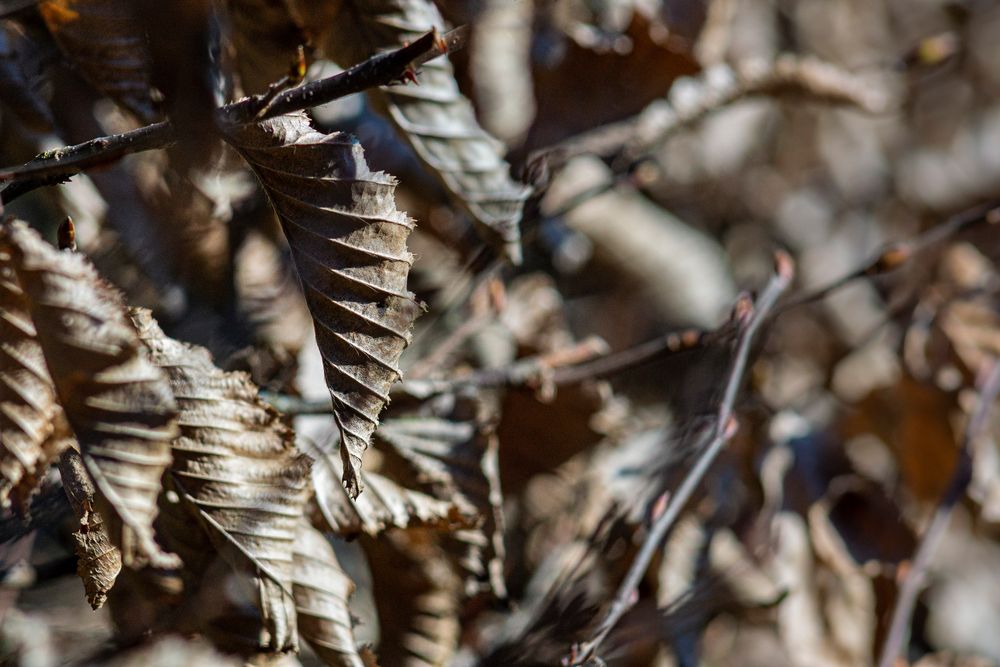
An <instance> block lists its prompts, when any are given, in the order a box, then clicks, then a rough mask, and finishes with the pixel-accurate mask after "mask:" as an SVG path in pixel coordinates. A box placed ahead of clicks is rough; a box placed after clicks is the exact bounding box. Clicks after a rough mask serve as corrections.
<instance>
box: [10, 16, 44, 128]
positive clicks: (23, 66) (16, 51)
mask: <svg viewBox="0 0 1000 667" xmlns="http://www.w3.org/2000/svg"><path fill="white" fill-rule="evenodd" d="M32 48H34V45H32V44H30V43H29V40H27V39H25V38H24V36H23V35H22V34H20V31H19V30H18V29H17V27H16V26H15V24H14V23H13V22H11V21H4V22H3V23H2V24H0V100H2V101H3V103H4V105H5V106H6V107H7V108H8V109H10V110H11V111H12V112H13V113H14V114H15V115H16V116H17V117H18V119H19V120H20V121H21V122H22V123H24V125H25V127H28V128H30V129H32V130H35V131H36V132H49V131H51V130H52V111H51V110H50V109H49V105H48V103H47V102H46V101H45V99H44V98H43V97H42V95H41V94H40V91H39V90H38V87H39V86H38V82H37V81H36V80H35V78H36V76H37V74H39V73H40V72H36V71H34V70H36V69H38V70H40V69H41V68H40V67H32V66H31V65H30V64H29V62H30V60H31V59H30V58H29V57H28V56H27V53H26V52H27V51H28V50H29V49H32Z"/></svg>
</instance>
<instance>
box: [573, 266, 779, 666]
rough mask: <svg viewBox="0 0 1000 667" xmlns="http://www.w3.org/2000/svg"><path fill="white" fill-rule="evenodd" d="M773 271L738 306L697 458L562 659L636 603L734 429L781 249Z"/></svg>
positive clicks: (584, 656) (587, 652) (589, 651)
mask: <svg viewBox="0 0 1000 667" xmlns="http://www.w3.org/2000/svg"><path fill="white" fill-rule="evenodd" d="M775 266H776V272H775V275H774V276H773V277H772V278H771V280H770V281H769V282H768V284H767V287H766V288H764V291H763V292H762V293H761V295H760V298H758V299H757V302H756V303H755V304H754V305H753V309H752V310H751V311H749V312H746V313H743V314H742V316H741V314H740V313H739V312H738V311H737V318H738V320H739V324H740V329H739V332H738V334H737V343H736V354H735V356H734V357H733V361H732V364H731V366H730V368H729V372H728V376H727V379H726V385H725V387H726V388H725V391H724V392H723V395H722V401H721V403H720V404H719V409H718V411H717V413H716V416H715V420H714V426H713V428H712V431H711V435H710V437H709V439H708V442H707V444H706V445H705V446H704V448H703V449H702V450H701V453H700V454H699V455H698V459H697V461H696V462H695V464H694V466H693V467H692V469H691V471H690V472H689V473H688V474H687V476H686V477H685V478H684V481H683V483H682V484H681V486H680V488H678V489H677V492H676V493H675V494H673V496H672V497H671V498H670V501H669V503H668V504H667V507H666V508H665V509H664V510H663V513H662V514H661V515H659V516H658V517H657V518H656V520H655V521H654V523H653V526H652V527H651V528H650V531H649V534H648V535H647V537H646V541H645V542H644V543H643V545H642V548H641V549H640V550H639V553H638V555H636V558H635V560H634V561H633V562H632V565H631V567H629V571H628V573H627V574H626V575H625V579H624V580H623V581H622V583H621V586H619V588H618V591H617V593H616V594H615V597H614V599H613V600H612V602H611V606H610V607H609V608H608V612H607V614H606V615H605V616H604V619H603V620H602V621H601V624H600V625H599V626H598V628H597V630H596V631H595V633H594V636H593V638H592V639H591V640H590V641H588V642H586V643H584V644H581V645H578V646H574V647H573V648H572V650H571V652H570V655H569V656H568V657H567V658H566V659H564V661H563V662H564V664H569V665H583V664H586V663H587V661H588V660H590V659H591V658H593V657H594V656H595V654H596V651H597V649H598V648H599V647H600V645H601V642H603V641H604V639H605V638H607V636H608V633H610V632H611V630H612V629H613V628H614V627H615V625H616V624H617V623H618V621H619V620H620V619H621V617H622V616H623V615H624V614H625V612H626V611H628V610H629V609H630V608H631V607H632V605H633V604H634V603H635V599H636V590H637V587H638V585H639V582H640V581H641V580H642V577H643V576H644V575H645V573H646V570H647V569H649V564H650V562H652V560H653V557H654V556H655V555H656V553H657V552H658V551H659V550H660V548H661V545H662V543H663V540H664V539H665V538H666V536H667V533H668V532H669V531H670V528H671V527H672V526H673V525H674V522H675V521H676V520H677V518H678V517H679V516H680V513H681V511H682V510H683V509H684V507H685V505H687V502H688V500H690V498H691V496H692V495H693V494H694V492H695V490H696V489H697V488H698V485H699V484H701V480H702V478H704V476H705V473H706V472H708V469H709V467H710V466H711V465H712V463H713V462H714V461H715V459H716V457H717V456H718V455H719V452H721V451H722V448H723V447H724V446H725V444H726V442H728V441H729V439H730V438H731V437H732V436H733V435H734V434H735V432H736V420H735V419H734V418H733V412H734V411H735V406H736V398H737V396H738V395H739V391H740V388H741V387H742V386H743V379H744V376H745V375H746V371H747V366H748V362H749V360H750V350H751V348H752V346H753V343H754V340H755V339H756V337H757V333H758V332H759V331H760V329H761V326H762V325H763V324H764V322H765V321H766V320H767V319H768V314H769V313H770V311H771V309H772V308H773V307H774V304H775V303H776V302H777V301H778V298H779V297H780V296H781V294H782V293H783V292H784V291H785V290H786V289H787V288H788V285H789V284H790V283H791V281H792V277H793V274H794V266H793V264H792V259H791V257H789V256H788V255H786V254H784V253H778V254H777V256H776V259H775Z"/></svg>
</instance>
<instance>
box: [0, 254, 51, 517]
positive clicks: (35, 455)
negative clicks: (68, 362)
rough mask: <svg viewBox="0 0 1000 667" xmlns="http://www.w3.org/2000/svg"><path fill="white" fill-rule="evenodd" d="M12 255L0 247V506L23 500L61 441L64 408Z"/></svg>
mask: <svg viewBox="0 0 1000 667" xmlns="http://www.w3.org/2000/svg"><path fill="white" fill-rule="evenodd" d="M10 260H11V258H10V255H9V254H7V253H6V252H5V251H4V250H3V249H0V503H2V504H7V503H8V502H9V500H10V495H11V493H12V492H13V493H14V496H15V498H17V499H20V500H23V499H25V498H27V496H28V494H29V493H30V492H31V490H32V489H33V488H34V487H35V485H36V483H37V482H38V480H39V478H40V476H41V475H42V474H43V473H44V472H45V468H46V467H47V466H48V464H49V463H50V462H52V461H53V460H54V459H55V458H56V457H57V456H59V449H58V448H59V447H60V446H61V443H63V442H65V441H64V440H62V439H60V438H54V437H52V436H53V434H54V431H55V423H56V419H57V418H61V416H62V408H60V407H59V403H58V401H57V399H56V391H55V387H54V386H53V385H52V379H51V378H50V377H49V371H48V368H46V366H45V356H44V355H43V354H42V347H41V345H39V343H38V340H37V339H36V337H35V325H34V323H32V321H31V314H30V312H29V311H28V303H27V300H26V299H25V296H24V292H22V291H21V288H20V286H19V285H18V284H17V278H16V276H15V275H14V268H13V267H12V266H11V263H10Z"/></svg>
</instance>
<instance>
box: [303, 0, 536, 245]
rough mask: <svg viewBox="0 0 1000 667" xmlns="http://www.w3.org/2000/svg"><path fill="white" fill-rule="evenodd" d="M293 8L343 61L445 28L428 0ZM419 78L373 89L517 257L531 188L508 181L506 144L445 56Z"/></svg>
mask: <svg viewBox="0 0 1000 667" xmlns="http://www.w3.org/2000/svg"><path fill="white" fill-rule="evenodd" d="M291 6H292V8H293V12H294V13H295V14H296V16H297V18H298V20H299V21H300V23H301V24H302V25H304V26H305V28H306V31H307V32H312V33H314V34H317V37H318V40H317V41H318V43H319V46H320V48H321V49H322V50H324V51H325V52H326V54H327V55H328V56H329V57H330V58H332V59H333V60H336V61H337V62H339V63H340V64H341V65H344V66H347V65H353V64H355V63H357V62H359V61H361V60H363V59H365V58H367V57H369V56H371V55H374V54H375V53H377V52H379V51H383V50H386V49H392V48H397V47H399V46H402V45H404V44H406V43H408V42H412V41H413V40H415V39H417V38H418V37H420V36H421V35H423V34H425V33H427V31H429V30H431V29H437V30H438V31H439V32H444V29H445V28H444V19H443V18H442V17H441V14H440V12H439V11H438V9H437V7H436V6H435V5H434V3H432V2H428V1H427V0H327V1H326V2H315V1H310V2H302V1H301V0H295V1H293V2H292V3H291ZM419 82H420V84H419V85H416V84H408V85H404V86H391V87H384V88H381V89H379V90H378V91H373V92H372V95H373V97H374V98H375V100H376V102H377V103H378V105H379V106H380V107H384V109H385V111H386V113H387V115H388V116H389V118H390V119H391V120H392V122H393V123H394V124H395V125H396V127H397V128H398V129H399V131H400V133H401V134H402V135H403V136H404V137H405V138H406V140H407V141H408V142H409V143H410V145H412V146H413V149H414V150H415V151H416V153H417V155H418V156H419V157H420V159H421V160H422V161H423V162H424V163H425V164H427V166H428V167H430V168H431V170H432V171H433V172H434V173H435V174H436V175H437V177H438V178H439V180H440V181H441V183H442V184H443V185H444V187H445V188H446V189H447V190H448V192H449V193H451V195H452V196H454V198H455V199H456V200H457V201H458V202H459V203H461V204H462V206H463V207H464V208H465V209H466V210H467V211H468V212H469V214H470V215H471V217H472V219H473V221H475V223H476V227H477V230H478V231H479V232H480V233H481V234H482V236H483V237H484V238H485V239H486V240H487V241H488V242H489V243H491V244H492V245H493V246H494V247H496V248H497V250H498V251H500V252H501V253H503V254H505V255H506V256H507V257H509V258H510V259H511V261H513V262H514V263H520V259H521V230H520V226H519V225H520V222H521V212H522V209H523V207H524V200H525V199H527V197H528V195H529V194H530V190H529V188H527V187H525V186H524V185H522V184H520V183H517V182H515V181H514V180H512V179H511V177H510V165H508V164H507V162H506V160H504V158H503V146H502V145H501V144H500V143H499V142H498V141H496V140H495V139H493V138H492V137H490V136H489V135H488V134H487V133H486V132H485V131H484V130H483V129H482V128H481V127H480V126H479V122H478V121H477V120H476V114H475V110H474V109H473V108H472V104H471V103H470V102H469V100H468V99H466V98H465V97H464V96H463V95H462V93H461V91H459V89H458V84H457V83H456V81H455V72H454V70H453V68H452V65H451V62H450V61H449V60H448V58H447V57H440V58H435V59H434V60H431V61H430V62H428V63H425V64H424V65H423V66H422V71H421V74H420V79H419Z"/></svg>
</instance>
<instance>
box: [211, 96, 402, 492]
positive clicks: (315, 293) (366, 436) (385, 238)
mask: <svg viewBox="0 0 1000 667" xmlns="http://www.w3.org/2000/svg"><path fill="white" fill-rule="evenodd" d="M229 140H230V143H232V144H233V147H234V148H236V150H237V151H239V153H240V154H241V155H242V156H243V157H244V159H246V161H247V162H248V163H249V164H250V166H251V167H252V168H253V170H254V172H255V173H256V174H257V177H258V178H259V179H260V182H261V184H262V185H263V187H264V190H265V191H266V192H267V195H268V197H269V198H270V200H271V204H272V205H273V206H274V209H275V211H276V212H277V214H278V218H279V219H280V221H281V225H282V229H283V230H284V232H285V236H286V237H287V238H288V243H289V245H290V246H291V250H292V259H293V260H294V262H295V267H296V269H297V270H298V273H299V277H300V279H301V281H302V287H303V289H304V291H305V295H306V301H307V302H308V304H309V311H310V312H311V313H312V316H313V320H314V322H315V327H316V338H317V342H318V343H319V349H320V352H321V353H322V355H323V368H324V371H325V374H326V383H327V386H328V387H329V388H330V395H331V397H332V398H333V413H334V416H335V417H336V420H337V425H338V426H339V427H340V430H341V433H342V434H343V441H344V446H343V447H341V458H342V459H343V461H344V485H345V486H346V487H347V489H348V491H349V492H350V494H351V496H352V497H357V495H358V493H359V492H360V491H361V486H360V482H359V480H358V473H359V471H360V470H361V459H362V456H363V455H364V452H365V450H366V449H367V448H368V444H369V442H370V440H371V435H372V432H373V431H374V430H375V427H376V426H378V417H379V413H380V412H381V411H382V408H383V407H384V406H385V404H386V403H387V402H388V400H389V396H388V391H389V387H391V386H392V384H393V383H394V382H396V381H397V380H398V379H399V378H400V371H399V368H398V364H399V357H400V355H401V354H402V352H403V349H404V348H405V347H406V345H407V343H409V340H410V326H411V325H412V323H413V320H414V318H415V317H416V315H417V311H418V307H417V304H416V303H415V302H414V300H413V295H412V294H410V292H408V291H407V289H406V277H407V275H408V273H409V270H410V263H411V261H412V257H411V256H410V253H409V252H407V250H406V238H407V236H409V234H410V231H411V230H412V229H413V222H412V221H411V220H410V219H409V218H408V217H407V216H406V214H404V213H402V212H401V211H398V210H397V209H396V204H395V198H394V191H395V187H396V182H395V180H394V179H393V178H392V177H391V176H389V175H387V174H385V173H382V172H372V171H371V170H370V169H369V168H368V165H367V163H366V162H365V158H364V153H363V151H362V148H361V146H360V145H359V144H358V143H357V142H356V141H355V140H354V139H353V138H351V137H349V136H348V135H345V134H339V133H337V134H330V135H323V134H320V133H318V132H316V131H315V130H313V129H312V128H311V127H310V126H309V121H308V119H307V118H306V116H305V115H301V114H295V115H289V116H281V117H278V118H274V119H271V120H268V121H264V122H261V123H258V124H253V125H242V126H239V127H236V128H234V129H233V130H232V131H231V132H230V135H229Z"/></svg>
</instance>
